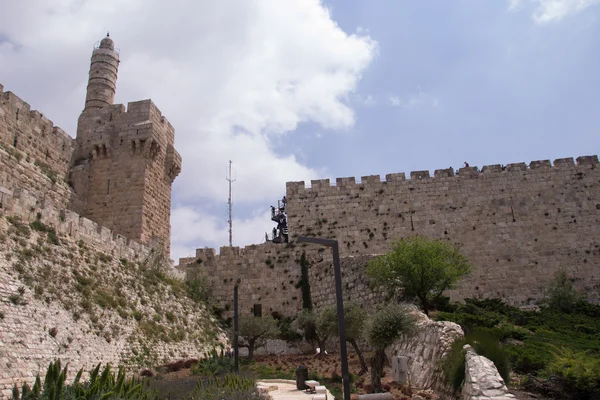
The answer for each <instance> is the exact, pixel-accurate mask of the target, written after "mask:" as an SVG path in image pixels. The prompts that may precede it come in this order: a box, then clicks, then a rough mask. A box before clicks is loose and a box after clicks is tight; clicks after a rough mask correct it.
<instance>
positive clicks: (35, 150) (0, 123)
mask: <svg viewBox="0 0 600 400" xmlns="http://www.w3.org/2000/svg"><path fill="white" fill-rule="evenodd" d="M3 88H4V87H3V86H2V84H0V145H1V146H2V147H3V148H5V149H8V150H9V151H11V152H12V153H15V151H16V152H19V153H21V154H22V157H23V158H26V157H27V158H30V160H31V162H32V163H36V162H37V164H39V165H41V166H43V167H44V169H45V170H47V171H52V172H53V173H54V174H55V175H56V179H57V180H64V179H65V177H66V175H67V171H68V168H69V162H70V160H71V154H72V153H73V148H74V144H73V138H71V137H70V136H69V135H68V134H66V133H65V132H64V131H63V130H62V129H60V128H59V127H57V126H54V124H53V123H52V121H50V120H49V119H48V118H46V117H45V116H44V115H43V114H42V113H40V112H39V111H36V110H31V107H30V106H29V104H27V103H26V102H25V101H23V100H21V99H20V98H19V97H17V96H15V94H14V93H12V92H4V91H3ZM21 186H22V185H21Z"/></svg>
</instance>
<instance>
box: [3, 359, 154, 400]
mask: <svg viewBox="0 0 600 400" xmlns="http://www.w3.org/2000/svg"><path fill="white" fill-rule="evenodd" d="M100 366H101V364H98V365H97V366H96V368H94V369H93V370H92V371H91V372H90V378H89V381H88V382H86V383H81V382H80V380H81V375H82V374H83V369H81V370H79V372H77V375H76V376H75V379H74V381H73V383H71V384H65V381H66V378H67V367H65V368H64V369H61V363H60V360H56V361H55V362H52V363H50V365H49V366H48V369H47V371H46V377H45V378H44V384H43V385H42V382H41V379H40V376H39V375H38V376H37V377H36V379H35V384H34V385H33V387H32V388H30V387H29V385H27V384H24V385H23V387H22V390H21V391H20V393H19V388H18V387H17V386H16V385H15V387H14V388H13V396H12V397H13V400H34V399H36V400H37V399H61V400H62V399H109V398H111V399H112V398H117V399H142V400H150V399H154V398H156V393H155V392H154V391H151V390H150V389H149V388H148V382H147V381H143V380H141V379H140V378H127V377H126V375H125V370H124V369H123V368H119V372H118V373H117V375H116V376H115V374H114V373H113V372H112V371H111V367H110V365H109V364H107V365H106V367H105V368H104V370H103V371H100Z"/></svg>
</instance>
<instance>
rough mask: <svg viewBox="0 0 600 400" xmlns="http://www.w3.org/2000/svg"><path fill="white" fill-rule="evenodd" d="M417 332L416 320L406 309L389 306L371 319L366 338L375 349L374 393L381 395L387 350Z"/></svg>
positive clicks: (373, 357) (372, 375)
mask: <svg viewBox="0 0 600 400" xmlns="http://www.w3.org/2000/svg"><path fill="white" fill-rule="evenodd" d="M414 330H415V318H414V317H413V316H412V315H411V314H410V313H409V311H408V309H407V308H406V307H403V306H400V305H395V304H393V305H387V306H385V307H383V308H382V309H380V310H379V311H377V312H376V313H375V314H373V316H372V317H371V318H369V320H368V322H367V324H366V329H365V336H366V339H367V342H368V343H369V344H370V345H371V346H372V347H373V349H374V353H373V356H372V357H371V386H372V387H373V392H374V393H380V392H381V391H382V389H381V376H382V375H383V367H384V365H385V360H386V358H385V349H386V348H387V347H388V346H391V345H392V344H394V342H396V341H397V340H398V339H400V337H402V336H408V335H411V334H412V333H413V332H414Z"/></svg>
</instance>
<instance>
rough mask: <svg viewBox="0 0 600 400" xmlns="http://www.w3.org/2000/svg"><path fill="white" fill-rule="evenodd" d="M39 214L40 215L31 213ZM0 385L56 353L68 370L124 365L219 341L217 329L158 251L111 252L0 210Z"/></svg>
mask: <svg viewBox="0 0 600 400" xmlns="http://www.w3.org/2000/svg"><path fill="white" fill-rule="evenodd" d="M38 217H39V218H41V215H40V214H38ZM0 249H1V250H0V393H1V394H2V395H4V396H10V389H11V388H12V386H13V385H14V383H20V382H23V381H28V382H32V381H33V380H34V378H35V375H36V374H38V373H40V374H41V375H43V374H44V372H45V369H46V368H47V366H48V363H49V362H50V361H51V360H53V359H55V358H60V359H61V360H64V362H65V363H66V362H69V363H70V367H69V369H70V372H71V373H72V374H74V373H75V372H76V371H77V370H78V369H79V368H81V367H83V368H85V370H90V369H91V368H92V367H93V366H94V365H95V364H97V363H98V362H102V363H111V364H112V365H117V364H120V365H126V366H128V367H130V368H131V369H132V370H136V369H140V368H144V367H146V366H150V365H156V364H157V363H162V362H167V361H171V360H176V359H182V358H198V357H200V356H201V354H202V353H205V352H207V351H209V350H210V349H212V348H214V347H215V346H218V345H219V344H220V343H223V344H226V339H225V336H224V334H223V332H222V331H220V330H219V328H218V327H217V325H216V323H215V320H214V319H213V317H212V316H211V315H210V313H209V312H208V311H207V310H206V308H205V306H204V305H203V304H202V303H201V302H200V301H194V300H193V298H194V297H195V298H198V297H199V294H200V293H196V294H195V295H194V294H193V293H191V292H190V291H189V290H188V288H187V286H186V285H185V283H184V282H183V281H181V280H179V279H176V278H173V277H171V276H170V274H169V273H168V272H167V270H168V268H169V267H165V266H164V265H165V264H164V257H161V254H159V253H158V252H151V253H150V255H148V256H145V257H141V256H138V257H137V258H136V259H133V260H126V259H116V258H114V257H113V256H112V255H110V254H106V253H103V252H101V251H98V250H96V249H95V248H94V247H93V245H90V244H86V243H84V242H83V241H79V242H75V241H74V240H73V239H71V238H70V237H69V236H57V234H56V233H55V231H54V230H53V229H52V228H50V227H49V226H47V225H45V224H44V221H43V220H39V219H38V220H36V221H34V222H33V223H31V224H26V223H24V222H22V221H21V220H20V219H19V218H18V217H11V216H5V215H2V214H0Z"/></svg>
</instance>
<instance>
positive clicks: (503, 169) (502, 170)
mask: <svg viewBox="0 0 600 400" xmlns="http://www.w3.org/2000/svg"><path fill="white" fill-rule="evenodd" d="M598 163H599V162H598V156H597V155H593V156H581V157H577V159H575V160H574V159H573V158H572V157H571V158H559V159H556V160H554V163H552V162H550V160H537V161H531V162H530V163H529V165H527V164H526V163H524V162H521V163H511V164H507V165H501V164H494V165H485V166H483V168H481V170H480V169H479V168H478V167H463V168H460V169H459V170H458V172H455V171H454V169H453V168H447V169H437V170H435V171H434V174H433V176H431V174H430V172H429V170H423V171H412V172H410V178H408V179H407V177H406V174H405V173H404V172H400V173H393V174H387V175H386V176H385V180H383V181H382V180H381V177H380V175H368V176H363V177H361V179H360V181H358V180H357V179H356V178H355V177H345V178H337V179H336V180H335V183H332V182H331V181H330V180H329V179H319V180H312V181H311V182H310V186H308V185H306V183H305V182H304V181H296V182H287V184H286V190H287V195H288V196H290V195H293V194H298V193H300V192H302V191H312V190H314V189H324V188H330V187H341V188H350V187H353V186H359V185H360V186H363V187H365V188H368V187H377V188H379V187H380V186H381V184H382V183H392V182H402V181H422V180H429V181H434V180H437V179H442V178H455V179H461V178H465V177H467V178H476V177H479V176H483V175H488V174H506V173H514V172H524V171H528V170H540V171H543V170H557V171H558V170H561V171H562V170H565V169H570V168H576V167H580V166H583V167H585V166H589V165H596V164H598Z"/></svg>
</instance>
